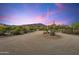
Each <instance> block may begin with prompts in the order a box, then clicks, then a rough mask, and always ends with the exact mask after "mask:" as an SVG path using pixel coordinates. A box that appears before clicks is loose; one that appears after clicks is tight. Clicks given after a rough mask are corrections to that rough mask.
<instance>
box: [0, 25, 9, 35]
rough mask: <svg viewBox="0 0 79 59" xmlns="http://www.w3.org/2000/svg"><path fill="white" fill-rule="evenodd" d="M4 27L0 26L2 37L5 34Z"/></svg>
mask: <svg viewBox="0 0 79 59" xmlns="http://www.w3.org/2000/svg"><path fill="white" fill-rule="evenodd" d="M6 28H7V27H6V26H3V25H0V35H4V33H5V32H6Z"/></svg>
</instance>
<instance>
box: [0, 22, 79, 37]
mask: <svg viewBox="0 0 79 59" xmlns="http://www.w3.org/2000/svg"><path fill="white" fill-rule="evenodd" d="M41 30H42V31H44V34H50V35H51V36H55V35H56V34H55V32H63V33H67V34H77V35H78V34H79V23H74V24H72V25H71V26H68V25H55V24H53V25H49V26H44V25H39V24H37V25H21V26H15V25H0V36H11V35H21V34H26V33H30V32H34V31H41Z"/></svg>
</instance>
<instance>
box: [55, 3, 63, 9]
mask: <svg viewBox="0 0 79 59" xmlns="http://www.w3.org/2000/svg"><path fill="white" fill-rule="evenodd" d="M55 5H56V6H57V7H58V8H59V9H64V6H63V5H62V4H61V3H55Z"/></svg>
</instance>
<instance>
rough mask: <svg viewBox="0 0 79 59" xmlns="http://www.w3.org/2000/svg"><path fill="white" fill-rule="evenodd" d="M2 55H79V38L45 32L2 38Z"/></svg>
mask: <svg viewBox="0 0 79 59" xmlns="http://www.w3.org/2000/svg"><path fill="white" fill-rule="evenodd" d="M0 54H31V55H37V54H41V55H46V54H47V55H48V54H55V55H61V54H62V55H63V54H68V55H69V54H79V36H77V35H69V34H64V33H56V36H49V35H48V34H43V31H36V32H33V33H28V34H24V35H17V36H11V37H3V38H0Z"/></svg>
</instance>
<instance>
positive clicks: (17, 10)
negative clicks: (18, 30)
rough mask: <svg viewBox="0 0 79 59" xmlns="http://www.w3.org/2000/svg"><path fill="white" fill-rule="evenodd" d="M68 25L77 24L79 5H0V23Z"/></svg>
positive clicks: (78, 20)
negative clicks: (54, 23)
mask: <svg viewBox="0 0 79 59" xmlns="http://www.w3.org/2000/svg"><path fill="white" fill-rule="evenodd" d="M54 20H55V22H56V24H65V25H69V24H72V23H74V22H79V4H77V3H76V4H74V3H73V4H71V3H70V4H68V3H67V4H60V3H58V4H57V3H2V4H1V3H0V23H4V24H9V25H23V24H33V23H43V24H46V25H50V24H52V23H53V21H54Z"/></svg>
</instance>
